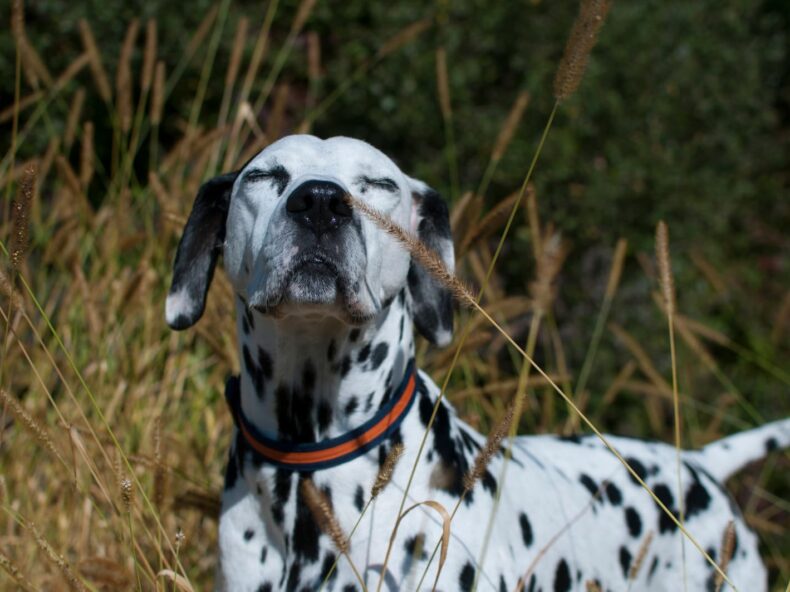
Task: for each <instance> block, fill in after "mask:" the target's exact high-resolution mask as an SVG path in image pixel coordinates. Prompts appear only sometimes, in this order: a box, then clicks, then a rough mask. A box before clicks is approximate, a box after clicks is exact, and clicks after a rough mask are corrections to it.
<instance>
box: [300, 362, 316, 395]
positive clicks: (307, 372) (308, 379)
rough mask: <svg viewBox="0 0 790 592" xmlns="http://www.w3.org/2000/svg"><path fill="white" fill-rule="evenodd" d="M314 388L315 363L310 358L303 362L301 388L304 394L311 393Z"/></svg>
mask: <svg viewBox="0 0 790 592" xmlns="http://www.w3.org/2000/svg"><path fill="white" fill-rule="evenodd" d="M314 388H315V365H313V362H312V361H311V360H307V361H306V362H305V363H304V368H303V369H302V389H303V390H304V392H305V394H306V395H308V396H309V395H312V394H313V389H314Z"/></svg>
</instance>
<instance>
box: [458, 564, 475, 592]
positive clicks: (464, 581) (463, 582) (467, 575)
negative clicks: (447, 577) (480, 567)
mask: <svg viewBox="0 0 790 592" xmlns="http://www.w3.org/2000/svg"><path fill="white" fill-rule="evenodd" d="M474 583H475V568H474V567H472V564H471V563H469V562H468V561H467V562H466V563H465V564H464V566H463V567H462V568H461V574H460V575H459V576H458V585H459V586H460V588H459V589H460V590H463V591H464V592H469V590H471V589H472V584H474Z"/></svg>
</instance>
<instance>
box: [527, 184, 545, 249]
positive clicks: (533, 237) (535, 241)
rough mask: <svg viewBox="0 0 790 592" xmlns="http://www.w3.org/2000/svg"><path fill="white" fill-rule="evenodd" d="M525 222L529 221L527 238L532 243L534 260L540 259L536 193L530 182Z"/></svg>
mask: <svg viewBox="0 0 790 592" xmlns="http://www.w3.org/2000/svg"><path fill="white" fill-rule="evenodd" d="M526 198H527V208H526V209H527V222H528V223H529V240H530V242H531V243H532V252H533V253H534V254H535V261H538V260H539V259H540V250H541V246H542V245H543V239H542V238H541V236H542V232H541V230H540V216H539V215H538V194H537V193H536V192H535V186H534V185H532V183H530V184H529V185H527V192H526Z"/></svg>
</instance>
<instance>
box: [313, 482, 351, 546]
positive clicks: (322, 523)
mask: <svg viewBox="0 0 790 592" xmlns="http://www.w3.org/2000/svg"><path fill="white" fill-rule="evenodd" d="M301 490H302V496H303V497H304V501H305V503H306V504H307V507H308V508H309V509H310V513H311V514H312V515H313V518H314V519H315V521H316V522H317V523H318V526H319V527H320V528H321V530H322V531H324V534H326V535H328V536H329V538H331V539H332V542H333V543H334V545H335V547H336V548H337V549H338V551H340V552H341V553H348V551H349V548H350V547H349V544H348V538H347V537H346V535H345V533H344V532H343V529H342V528H341V527H340V522H338V520H337V516H335V513H334V511H333V510H332V505H331V504H330V503H329V500H327V498H326V496H325V495H324V494H323V493H322V492H321V491H319V490H318V487H316V484H315V483H314V482H313V480H312V479H304V480H303V481H302V483H301Z"/></svg>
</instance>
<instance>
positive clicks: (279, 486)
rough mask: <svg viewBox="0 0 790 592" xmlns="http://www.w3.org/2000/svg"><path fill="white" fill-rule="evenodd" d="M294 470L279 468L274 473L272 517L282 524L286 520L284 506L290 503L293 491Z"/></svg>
mask: <svg viewBox="0 0 790 592" xmlns="http://www.w3.org/2000/svg"><path fill="white" fill-rule="evenodd" d="M292 475H293V472H292V471H288V470H285V469H277V471H276V472H275V473H274V501H273V502H272V519H273V520H274V522H275V523H276V524H279V525H280V526H282V524H283V520H284V516H285V513H284V509H283V508H284V506H285V504H286V503H288V497H289V495H290V493H291V476H292Z"/></svg>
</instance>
